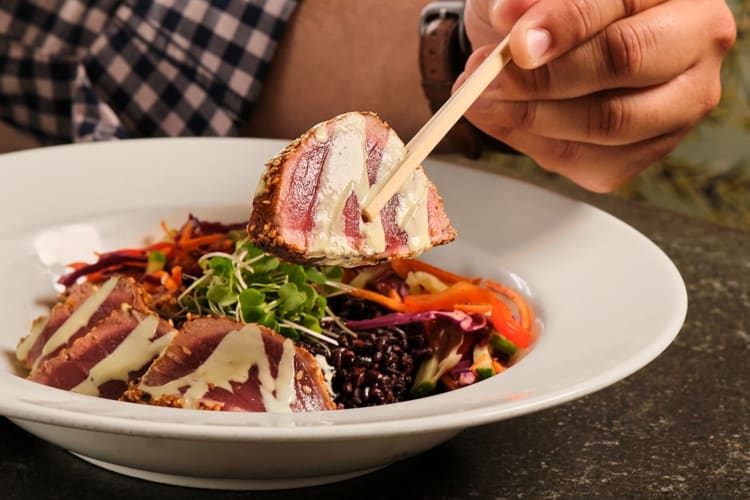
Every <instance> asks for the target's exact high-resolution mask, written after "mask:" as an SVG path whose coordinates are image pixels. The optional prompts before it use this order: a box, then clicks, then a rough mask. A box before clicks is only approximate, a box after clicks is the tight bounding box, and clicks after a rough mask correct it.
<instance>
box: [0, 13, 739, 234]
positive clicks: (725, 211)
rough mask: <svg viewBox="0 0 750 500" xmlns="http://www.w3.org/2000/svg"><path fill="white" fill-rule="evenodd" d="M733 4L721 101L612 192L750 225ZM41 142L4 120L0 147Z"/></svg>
mask: <svg viewBox="0 0 750 500" xmlns="http://www.w3.org/2000/svg"><path fill="white" fill-rule="evenodd" d="M727 3H728V4H729V6H730V7H731V9H732V11H733V13H734V16H735V20H736V22H737V29H738V36H737V43H736V44H735V46H734V48H733V49H732V50H731V52H730V53H729V54H728V55H727V58H726V59H725V61H724V66H723V68H722V71H723V75H722V82H723V93H722V100H721V103H720V104H719V106H718V107H717V108H716V109H715V110H714V111H713V113H711V115H709V116H708V117H706V118H705V119H704V120H703V121H702V122H701V123H700V124H699V125H698V126H697V127H696V128H695V129H694V130H693V131H692V132H691V134H690V135H689V136H688V137H687V138H686V139H685V140H684V141H683V142H682V143H681V144H680V146H679V147H678V148H677V149H676V150H675V151H674V152H673V153H672V154H670V155H668V156H667V157H666V158H665V159H664V160H662V161H661V162H659V163H657V164H655V165H653V166H652V167H650V168H649V169H648V170H646V171H645V172H643V173H642V174H641V175H639V176H637V177H636V178H634V179H633V180H631V181H630V182H629V183H627V184H626V185H624V186H622V187H621V188H620V189H618V190H617V191H616V192H614V193H612V194H610V195H606V196H616V197H622V198H626V199H631V200H637V201H640V202H643V203H647V204H652V205H655V206H659V207H662V208H666V209H668V210H673V211H676V212H680V213H683V214H687V215H691V216H695V217H700V218H703V219H707V220H710V221H712V222H715V223H718V224H722V225H726V226H730V227H734V228H738V229H744V230H750V105H749V103H750V40H748V36H749V35H750V0H728V1H727ZM34 146H36V144H35V142H34V141H33V140H31V139H30V138H28V137H25V136H24V135H22V134H20V133H18V132H17V131H15V130H13V129H12V128H9V127H7V126H5V125H3V124H2V123H1V122H0V153H2V152H7V151H13V150H18V149H25V148H30V147H34ZM483 161H484V162H485V163H487V164H488V166H489V167H490V168H492V169H493V170H499V171H501V172H502V173H504V174H506V175H509V176H511V177H516V178H520V179H523V180H527V181H530V182H534V183H542V184H544V185H545V186H547V187H552V188H553V189H557V190H559V191H562V192H564V193H574V192H575V191H576V190H578V189H579V188H577V187H576V186H574V185H572V184H571V183H569V182H568V181H567V180H565V179H563V178H560V177H558V176H555V175H552V174H549V173H547V172H545V171H544V170H542V169H541V168H539V167H538V166H537V165H536V164H534V162H533V161H531V160H529V159H528V158H525V157H515V156H506V155H499V154H496V153H495V154H493V153H487V154H486V155H485V157H484V158H483Z"/></svg>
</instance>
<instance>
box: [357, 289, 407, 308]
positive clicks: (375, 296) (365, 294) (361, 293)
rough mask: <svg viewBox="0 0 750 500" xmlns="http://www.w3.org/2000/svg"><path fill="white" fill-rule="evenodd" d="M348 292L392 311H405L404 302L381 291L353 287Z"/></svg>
mask: <svg viewBox="0 0 750 500" xmlns="http://www.w3.org/2000/svg"><path fill="white" fill-rule="evenodd" d="M349 294H350V295H354V296H355V297H359V298H361V299H365V300H369V301H371V302H375V303H377V304H380V305H382V306H385V307H387V308H388V309H391V310H393V311H397V312H406V311H405V308H404V303H403V302H402V301H401V300H398V299H394V298H392V297H388V296H385V295H383V294H382V293H378V292H373V291H372V290H366V289H364V288H355V289H354V290H352V291H351V292H349Z"/></svg>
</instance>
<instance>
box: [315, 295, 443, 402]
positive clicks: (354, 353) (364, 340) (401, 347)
mask: <svg viewBox="0 0 750 500" xmlns="http://www.w3.org/2000/svg"><path fill="white" fill-rule="evenodd" d="M329 306H330V307H331V309H332V310H333V311H334V312H335V313H336V314H337V315H338V316H339V317H340V318H341V319H342V320H343V321H346V320H355V319H368V318H374V317H376V316H380V315H382V314H387V313H388V312H389V311H387V310H386V309H384V308H382V307H381V306H379V305H377V304H373V303H371V302H367V301H364V300H362V299H359V298H356V297H351V296H341V297H335V298H332V299H331V300H330V301H329ZM324 326H325V328H327V329H328V330H331V331H334V332H336V333H338V334H339V337H338V341H339V345H338V346H337V347H334V348H332V349H330V352H324V350H323V349H322V348H321V347H320V346H316V345H314V344H312V345H308V346H305V347H307V348H308V349H309V350H310V351H312V352H313V353H315V354H323V355H324V356H325V357H326V359H327V361H328V364H330V365H331V366H332V367H333V368H334V370H335V375H334V377H333V380H332V384H331V385H332V388H333V391H334V393H335V402H336V404H337V406H338V407H339V408H359V407H364V406H376V405H382V404H389V403H396V402H399V401H404V400H406V399H409V397H410V395H409V390H410V389H411V385H412V382H413V380H414V375H415V373H416V370H417V368H418V367H419V362H420V361H421V360H423V359H426V358H428V357H430V356H431V355H432V353H433V350H432V348H430V347H429V346H428V345H427V339H426V337H425V335H424V328H423V327H422V325H421V324H419V323H414V324H408V325H402V326H392V327H384V328H375V329H372V330H363V331H358V332H356V333H357V336H356V337H352V336H351V334H349V333H346V332H344V331H343V330H342V329H341V328H340V327H339V326H338V325H336V324H335V323H333V322H329V323H327V324H326V325H324Z"/></svg>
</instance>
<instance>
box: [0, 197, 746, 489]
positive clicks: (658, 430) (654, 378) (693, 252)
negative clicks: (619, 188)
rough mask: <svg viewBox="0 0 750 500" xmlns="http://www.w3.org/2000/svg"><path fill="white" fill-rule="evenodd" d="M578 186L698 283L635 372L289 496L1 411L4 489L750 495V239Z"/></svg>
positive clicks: (0, 456) (0, 472) (0, 452)
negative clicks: (680, 316)
mask: <svg viewBox="0 0 750 500" xmlns="http://www.w3.org/2000/svg"><path fill="white" fill-rule="evenodd" d="M572 194H573V195H575V196H577V197H583V198H584V199H585V200H586V201H589V202H591V203H593V204H596V205H598V206H600V207H602V208H604V209H605V210H607V211H609V212H610V213H612V214H614V215H615V216H617V217H619V218H621V219H623V220H624V221H626V222H628V223H630V224H631V225H633V226H634V227H635V228H637V229H639V230H640V231H641V232H643V233H644V234H646V235H647V236H648V237H650V238H651V239H652V240H653V241H654V242H655V243H656V244H657V245H659V246H660V247H661V248H662V249H663V250H664V251H665V252H666V253H667V254H668V255H669V256H670V257H671V258H672V259H673V260H674V262H675V263H676V264H677V266H678V268H679V269H680V272H681V273H682V275H683V277H684V279H685V281H686V283H687V287H688V293H689V300H690V305H689V311H688V316H687V321H686V323H685V326H684V328H683V329H682V331H681V333H680V334H679V336H678V337H677V339H676V340H675V342H674V343H673V344H672V345H671V346H670V347H669V348H668V349H667V350H666V351H665V352H664V353H663V354H662V355H661V356H660V357H658V358H657V359H656V360H655V361H653V362H652V363H651V364H649V365H648V366H647V367H645V368H644V369H642V370H640V371H639V372H637V373H636V374H634V375H632V376H631V377H629V378H627V379H625V380H623V381H621V382H619V383H617V384H615V385H613V386H611V387H609V388H607V389H604V390H602V391H600V392H597V393H595V394H593V395H590V396H587V397H585V398H582V399H579V400H576V401H574V402H571V403H568V404H565V405H562V406H559V407H556V408H552V409H549V410H545V411H541V412H538V413H535V414H531V415H527V416H523V417H520V418H515V419H512V420H508V421H504V422H500V423H497V424H494V425H488V426H484V427H480V428H475V429H469V430H467V431H465V432H464V433H462V434H461V435H459V436H458V437H456V438H454V439H453V440H451V441H449V442H447V443H446V444H444V445H442V446H440V447H438V448H436V449H434V450H432V451H429V452H427V453H424V454H422V455H420V456H417V457H414V458H412V459H408V460H405V461H403V462H400V463H397V464H394V465H392V466H390V467H387V468H385V469H382V470H380V471H378V472H375V473H372V474H370V475H367V476H363V477H360V478H357V479H353V480H349V481H345V482H342V483H337V484H332V485H327V486H321V487H315V488H309V489H301V490H288V491H277V492H261V493H255V492H254V493H241V492H221V491H218V492H207V491H202V490H191V489H183V488H178V487H170V486H164V485H159V484H152V483H147V482H144V481H140V480H136V479H131V478H127V477H123V476H119V475H116V474H114V473H110V472H106V471H103V470H100V469H98V468H96V467H94V466H92V465H89V464H88V463H85V462H83V461H81V460H79V459H77V458H75V457H73V456H72V455H69V454H68V453H67V452H65V451H63V450H61V449H58V448H55V447H53V446H51V445H48V444H46V443H44V442H42V441H40V440H38V439H36V438H34V437H31V436H30V435H28V434H26V433H25V432H23V431H21V430H19V429H17V428H16V427H15V426H13V425H12V424H11V423H10V422H8V421H7V420H4V419H0V479H1V480H0V488H1V489H0V492H2V493H0V497H2V498H7V499H26V498H29V499H32V498H33V499H36V498H76V499H81V500H84V499H86V500H88V499H91V500H94V499H96V500H99V499H103V498H106V499H108V500H115V499H121V498H122V499H125V498H127V499H134V498H138V499H141V498H160V499H170V498H179V499H181V500H190V499H204V498H218V499H238V498H270V499H286V498H461V499H463V498H665V497H666V498H731V499H733V498H737V499H746V498H750V233H742V232H737V231H733V230H728V229H724V228H721V227H719V226H715V225H711V224H708V223H704V222H701V221H697V220H694V219H688V218H684V217H682V216H676V215H673V214H671V213H667V212H662V211H658V210H655V209H653V208H649V207H644V206H639V205H634V204H630V203H624V202H621V201H618V200H613V199H609V198H607V197H601V196H594V195H586V194H583V193H579V192H576V193H572ZM644 286H647V284H645V283H644Z"/></svg>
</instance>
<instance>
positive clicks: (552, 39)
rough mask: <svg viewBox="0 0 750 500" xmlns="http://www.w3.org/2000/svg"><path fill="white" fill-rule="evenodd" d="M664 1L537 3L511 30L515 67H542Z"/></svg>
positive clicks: (560, 0)
mask: <svg viewBox="0 0 750 500" xmlns="http://www.w3.org/2000/svg"><path fill="white" fill-rule="evenodd" d="M665 1H666V0H540V1H538V2H537V3H535V4H534V5H532V6H531V7H529V9H528V10H527V11H526V12H525V13H524V14H523V15H522V16H521V18H520V19H519V20H518V21H517V22H516V23H515V25H514V26H513V29H512V30H511V39H510V51H511V53H512V54H513V61H514V62H515V63H516V65H518V66H520V67H522V68H525V69H534V68H538V67H539V66H543V65H544V64H546V63H547V62H549V61H551V60H553V59H555V58H556V57H558V56H559V55H561V54H564V53H565V52H567V51H569V50H570V49H572V48H574V47H576V46H577V45H579V44H581V43H583V42H584V41H586V40H588V39H589V38H591V37H592V36H594V35H596V34H597V33H598V32H600V31H602V30H603V29H604V28H606V27H607V26H609V25H610V24H612V23H613V22H615V21H617V20H618V19H623V18H626V17H630V16H633V15H635V14H637V13H638V12H642V11H644V10H646V9H649V8H651V7H653V6H655V5H659V4H661V3H664V2H665Z"/></svg>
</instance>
